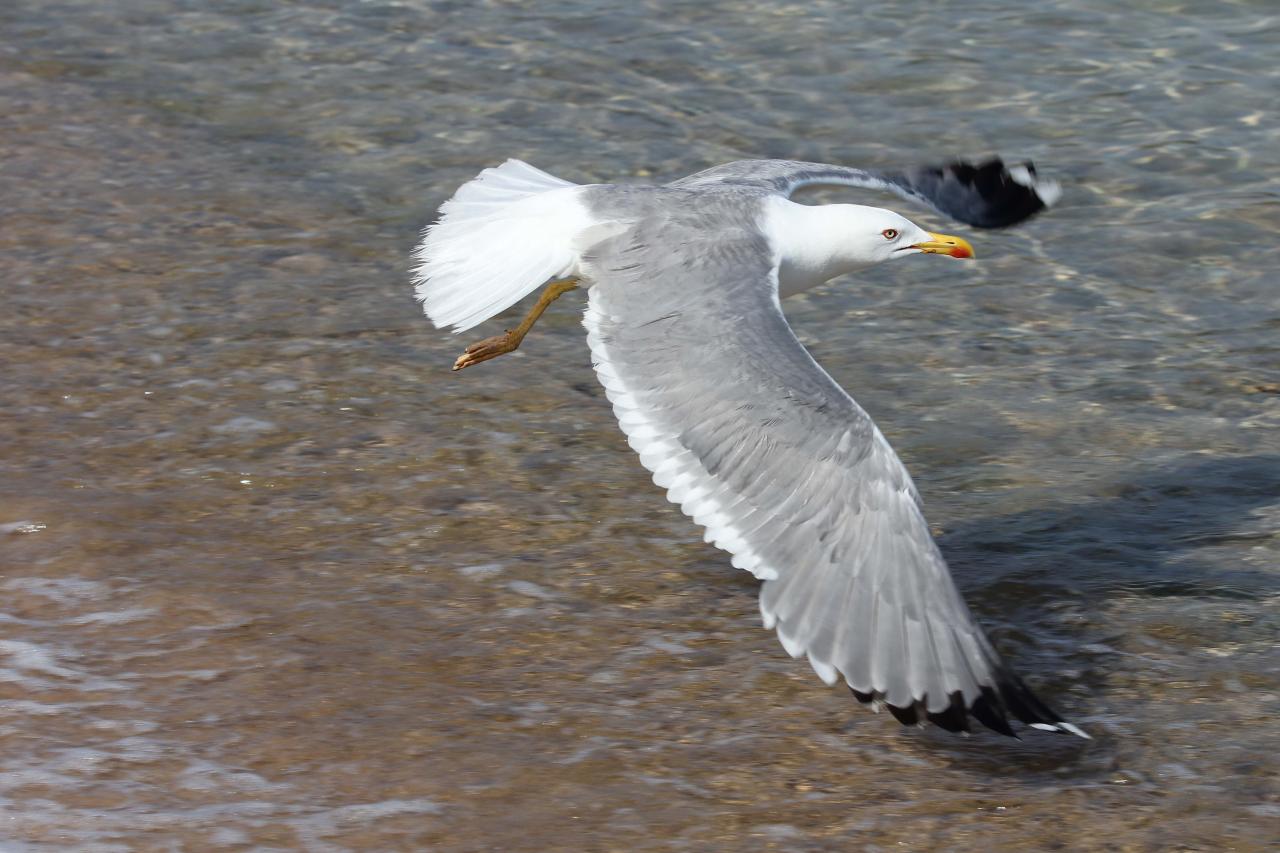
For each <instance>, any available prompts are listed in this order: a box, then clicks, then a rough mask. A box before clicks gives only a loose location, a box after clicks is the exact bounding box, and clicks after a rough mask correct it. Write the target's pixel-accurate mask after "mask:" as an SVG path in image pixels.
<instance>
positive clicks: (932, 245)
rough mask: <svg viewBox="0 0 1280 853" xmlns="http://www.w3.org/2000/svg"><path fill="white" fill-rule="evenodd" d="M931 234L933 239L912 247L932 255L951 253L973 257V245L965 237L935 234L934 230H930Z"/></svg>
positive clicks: (955, 256) (959, 256)
mask: <svg viewBox="0 0 1280 853" xmlns="http://www.w3.org/2000/svg"><path fill="white" fill-rule="evenodd" d="M929 236H930V237H932V238H933V239H931V240H927V241H925V242H924V243H916V244H915V245H914V246H912V247H911V248H913V249H919V250H920V251H922V252H925V253H927V254H930V255H950V256H951V257H953V258H972V257H973V247H972V246H970V245H969V241H968V240H966V239H964V238H963V237H952V236H951V235H950V234H934V233H933V232H932V231H930V232H929Z"/></svg>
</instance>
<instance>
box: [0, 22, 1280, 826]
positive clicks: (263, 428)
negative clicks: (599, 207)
mask: <svg viewBox="0 0 1280 853" xmlns="http://www.w3.org/2000/svg"><path fill="white" fill-rule="evenodd" d="M1116 5H1118V4H1111V3H1104V2H1101V0H1098V2H1086V0H1059V2H1047V3H1042V4H1038V5H1037V6H1036V10H1035V11H1026V8H1025V4H1021V3H1012V2H1007V0H992V2H987V3H980V4H964V5H963V6H961V5H960V4H956V5H955V6H954V7H950V8H947V7H945V6H939V5H938V4H932V3H923V2H919V3H910V2H898V3H892V4H888V3H886V4H858V5H854V4H840V3H823V2H818V3H807V4H799V5H777V4H770V3H759V4H742V3H719V4H717V3H711V4H707V3H671V4H657V3H649V4H623V3H591V4H584V3H577V2H561V3H538V4H513V3H482V4H462V3H449V2H439V3H429V2H399V3H390V2H387V3H380V2H367V3H356V2H351V3H340V2H329V3H323V2H290V3H276V2H265V0H258V2H254V0H237V1H236V2H226V3H217V4H214V3H199V2H176V0H138V1H137V2H119V3H109V4H108V3H98V2H89V0H68V2H59V3H45V2H36V0H9V2H7V3H5V4H4V5H3V6H2V7H0V139H2V140H3V148H2V149H0V199H2V200H3V206H2V209H0V217H2V219H0V276H2V278H0V281H2V282H3V293H4V296H5V302H6V309H7V310H6V311H4V312H3V314H2V315H0V358H2V359H3V363H4V365H5V370H4V371H3V372H2V373H0V382H2V383H3V391H4V401H5V405H4V408H3V410H2V411H0V437H2V438H3V441H4V444H5V447H6V450H7V452H6V453H5V454H4V457H3V460H0V465H3V479H2V480H0V483H3V485H2V486H0V489H2V492H0V495H2V497H0V590H2V591H3V593H2V597H0V849H4V850H6V851H8V850H43V849H56V850H95V851H114V850H135V849H136V850H180V849H181V850H204V849H250V848H253V849H268V848H269V849H310V850H387V849H431V850H439V851H476V850H529V851H549V850H574V851H581V850H592V851H594V850H601V851H605V850H628V851H640V850H736V849H749V850H799V851H803V850H815V851H816V850H831V849H851V848H862V847H865V848H866V849H889V848H895V849H896V848H905V849H929V850H963V849H974V848H983V849H992V848H994V849H1031V848H1058V849H1116V850H1145V849H1160V850H1166V849H1182V850H1218V849H1227V848H1233V849H1238V850H1260V849H1265V848H1267V847H1269V846H1271V845H1272V844H1273V843H1275V842H1276V840H1277V832H1276V827H1277V826H1278V825H1280V798H1278V791H1277V785H1276V778H1277V770H1278V769H1280V768H1278V767H1277V762H1276V759H1275V754H1276V752H1277V750H1278V749H1280V732H1278V731H1277V727H1276V722H1275V720H1276V717H1277V705H1278V703H1280V677H1278V672H1277V671H1278V669H1280V657H1278V656H1277V654H1276V650H1275V637H1276V629H1277V623H1278V621H1280V620H1278V619H1277V610H1276V602H1277V596H1276V593H1277V589H1280V582H1278V581H1280V578H1278V572H1277V564H1278V551H1280V547H1278V542H1277V529H1278V528H1280V502H1278V495H1280V432H1278V430H1280V347H1278V346H1277V340H1278V337H1280V297H1278V296H1277V278H1276V273H1275V270H1276V268H1277V266H1280V240H1278V238H1280V124H1278V123H1277V121H1276V118H1275V112H1274V98H1275V93H1276V92H1277V91H1278V90H1280V71H1278V70H1277V69H1280V15H1277V13H1276V12H1277V10H1276V9H1275V7H1274V5H1273V4H1271V3H1269V2H1252V3H1251V2H1240V3H1226V2H1198V0H1191V2H1149V0H1148V2H1140V3H1136V4H1131V5H1132V8H1131V9H1125V10H1120V9H1117V8H1115V6H1116ZM988 151H1000V152H1002V153H1005V154H1007V155H1010V156H1013V157H1030V158H1033V159H1035V160H1036V161H1037V162H1038V163H1039V164H1040V165H1041V167H1042V168H1043V169H1044V170H1045V171H1046V172H1048V173H1050V174H1052V175H1054V176H1055V177H1058V178H1059V179H1061V180H1062V181H1063V183H1064V184H1065V187H1066V195H1065V198H1064V201H1063V203H1062V205H1061V206H1060V207H1059V208H1058V209H1056V210H1055V211H1054V212H1053V213H1052V215H1049V216H1046V217H1044V218H1042V219H1039V220H1037V221H1035V222H1033V223H1032V224H1030V225H1029V226H1027V227H1024V228H1021V229H1018V230H1014V231H1010V232H1007V233H1003V232H1001V233H988V232H983V233H974V234H968V235H967V236H970V237H972V239H973V242H974V244H975V246H976V247H977V250H978V252H979V256H980V258H982V260H981V261H980V262H978V263H974V264H967V265H966V264H953V263H951V262H946V261H940V260H938V259H916V260H915V261H913V262H911V263H905V262H904V263H901V264H894V265H889V266H886V267H883V268H880V269H877V270H875V271H873V272H871V273H868V274H866V275H864V276H862V277H861V278H860V279H859V280H858V281H856V282H854V281H842V282H837V283H835V284H834V285H832V286H830V287H828V288H826V289H824V290H822V291H819V292H815V293H811V294H809V295H807V296H805V297H800V298H798V299H796V300H793V301H792V302H791V303H790V304H789V305H788V306H787V310H788V312H789V315H790V317H791V319H792V321H793V322H794V324H795V326H796V327H797V331H798V332H799V333H800V335H801V337H802V339H803V340H804V341H805V342H806V343H807V344H808V345H809V346H810V347H811V349H812V350H813V352H814V353H815V355H816V356H817V357H818V358H819V360H820V361H822V362H823V363H824V365H826V366H827V368H828V369H829V370H830V371H831V372H832V373H833V374H834V375H835V377H836V378H837V379H838V380H839V381H840V382H841V383H842V384H844V385H845V387H847V388H848V389H850V391H852V392H853V394H854V395H855V396H856V397H857V398H858V399H859V401H860V402H861V403H862V404H863V405H864V406H865V407H866V408H867V409H868V410H869V411H870V412H871V413H872V415H873V416H874V417H876V419H877V420H878V422H879V423H880V425H881V427H882V429H883V430H884V431H885V433H886V434H887V435H888V437H889V439H890V440H891V441H892V442H893V443H894V444H895V446H896V447H897V448H898V450H899V452H900V454H901V455H902V456H903V458H904V460H905V461H906V463H907V464H908V466H909V468H910V469H911V471H912V473H913V474H914V476H915V479H916V483H917V485H918V486H919V488H920V490H921V492H922V493H923V495H924V496H925V500H926V503H927V505H928V508H929V514H930V519H931V521H932V522H933V524H934V525H935V526H936V529H937V532H938V533H939V535H940V537H941V541H942V544H943V547H944V550H945V552H946V553H947V555H948V557H949V559H950V560H951V563H952V565H953V568H954V571H955V573H956V575H957V577H958V579H959V581H960V583H961V585H962V586H963V588H964V590H965V592H966V595H967V597H968V599H969V601H970V602H971V603H972V606H973V607H974V609H975V611H976V612H977V614H978V615H979V616H980V618H981V619H982V620H983V621H984V623H985V624H986V625H987V626H988V627H989V628H990V631H991V634H992V636H993V639H994V640H995V641H996V643H997V645H998V646H1000V648H1001V649H1002V650H1003V651H1004V652H1005V653H1006V655H1007V656H1008V657H1009V658H1010V659H1011V660H1012V661H1013V662H1014V663H1015V664H1016V665H1017V666H1018V668H1019V669H1020V670H1021V671H1022V672H1023V673H1024V674H1026V676H1027V678H1028V680H1029V681H1031V682H1032V683H1033V684H1034V685H1035V686H1037V687H1038V688H1039V690H1040V691H1041V692H1042V694H1043V695H1044V696H1045V697H1046V698H1047V699H1048V700H1049V701H1050V702H1051V703H1052V704H1054V705H1056V706H1057V707H1059V708H1060V709H1062V710H1063V711H1064V712H1066V713H1067V714H1068V715H1069V718H1070V719H1072V720H1073V721H1075V722H1077V723H1079V724H1081V725H1083V726H1084V727H1085V728H1087V729H1088V730H1089V731H1090V732H1091V733H1092V734H1093V735H1094V736H1095V740H1094V741H1092V742H1089V743H1084V742H1080V741H1077V740H1076V739H1071V738H1062V737H1052V736H1039V735H1035V734H1032V735H1030V736H1028V738H1027V739H1026V740H1025V741H1023V742H1020V743H1019V742H1012V741H1007V740H1005V739H1002V738H998V737H996V736H994V735H988V734H978V735H975V736H973V737H970V738H956V737H951V736H947V735H946V734H945V733H941V732H936V731H933V730H915V729H903V728H901V727H899V726H898V725H897V724H896V723H894V722H893V721H892V720H891V719H889V718H887V717H885V716H875V715H872V714H870V713H867V712H866V711H865V710H864V709H862V708H860V707H858V706H857V705H856V704H854V703H853V702H852V701H851V700H850V699H849V697H848V696H847V695H845V694H844V693H842V692H841V691H838V690H831V689H827V688H824V687H823V686H822V684H821V683H820V682H819V681H818V680H817V679H816V678H815V677H814V676H813V674H812V673H811V672H810V671H809V668H808V666H807V665H805V664H803V663H802V662H795V661H792V660H790V659H789V658H787V657H786V655H785V654H784V653H783V651H782V650H781V648H780V647H779V646H778V644H777V641H776V639H775V638H774V637H773V636H771V635H770V634H769V633H767V632H765V631H762V630H761V629H760V628H759V623H758V615H757V611H756V604H755V582H754V581H753V580H752V579H751V578H750V577H749V576H747V575H746V574H745V573H741V572H735V571H734V570H732V569H730V568H729V566H728V564H727V560H726V558H725V556H724V555H723V554H722V553H720V552H718V551H715V550H714V549H712V548H710V546H706V545H703V544H701V542H700V541H699V537H698V536H697V535H696V533H695V531H694V529H693V527H692V525H691V524H690V523H689V522H688V521H686V520H685V519H684V518H683V517H682V516H680V515H679V513H678V511H677V510H676V509H675V508H674V507H671V506H668V505H666V504H665V502H664V501H663V500H662V497H661V494H660V493H659V491H658V490H657V489H656V487H654V486H653V485H652V484H651V483H650V482H649V481H648V477H647V475H646V474H645V473H644V471H643V470H642V469H641V467H640V465H639V463H638V461H637V460H636V459H635V458H634V457H633V455H632V453H631V452H630V450H629V449H628V448H627V446H626V444H625V442H624V440H623V439H622V437H621V435H620V433H619V432H618V430H617V428H616V426H615V424H614V423H613V420H612V415H611V413H610V411H609V407H608V405H607V403H606V402H605V400H604V398H603V394H602V393H601V391H600V389H599V387H598V385H597V384H596V382H595V380H594V376H593V375H592V373H591V370H590V365H589V362H588V357H587V351H586V346H585V342H584V340H583V332H582V329H581V327H580V325H579V323H578V310H579V308H578V306H577V305H575V304H574V297H573V296H570V297H566V298H565V299H563V300H561V303H559V304H557V305H556V306H554V307H553V309H552V311H550V312H549V313H548V315H547V317H546V318H544V320H543V321H542V322H541V323H540V324H539V327H538V328H537V329H536V330H535V333H534V335H533V336H531V337H530V339H529V340H528V342H527V343H526V347H525V349H523V350H522V351H521V352H519V353H517V354H516V355H513V356H510V357H507V358H504V359H502V360H500V361H498V362H495V363H493V364H489V365H483V366H481V367H478V368H475V369H473V370H470V371H467V372H466V373H465V374H461V375H456V376H455V375H452V374H450V373H449V371H448V366H449V364H450V363H451V362H452V359H453V357H454V356H455V355H456V354H457V352H458V351H459V349H460V347H461V346H463V345H464V344H465V343H467V342H468V341H467V339H459V338H454V337H451V336H449V335H446V334H443V333H440V332H437V331H434V330H433V329H431V328H430V326H429V324H428V323H426V321H425V320H423V319H422V318H421V317H420V315H419V314H418V311H417V308H416V306H415V305H414V304H413V303H412V301H411V299H410V297H409V289H408V285H407V274H406V270H407V266H408V262H407V253H408V251H409V249H410V247H411V246H412V244H413V242H414V240H415V236H416V231H417V229H418V228H419V227H420V226H421V225H422V224H423V223H425V222H426V221H428V220H429V219H430V217H431V215H432V212H433V211H434V209H435V207H436V206H437V205H438V204H439V203H440V202H441V201H442V200H444V199H445V198H447V197H448V195H449V194H450V192H451V191H452V190H453V188H454V187H455V186H456V185H457V184H459V183H461V182H462V181H464V180H465V179H467V178H468V177H470V176H471V175H473V174H474V173H475V172H477V171H478V170H479V169H480V168H482V167H483V166H485V165H490V164H493V163H495V162H497V161H500V160H501V159H503V158H505V157H507V156H518V157H522V158H525V159H527V160H529V161H531V162H533V163H534V164H536V165H538V166H540V167H542V168H544V169H547V170H549V171H552V172H554V173H556V174H559V175H562V176H564V177H566V178H569V179H572V180H580V181H601V180H619V179H635V180H656V179H668V178H673V177H676V176H679V175H681V174H685V173H688V172H691V171H694V170H696V169H699V168H702V167H705V166H707V165H710V164H714V163H717V162H722V161H725V160H729V159H734V158H739V157H745V156H761V155H764V156H788V157H798V158H806V159H815V160H827V161H842V162H848V163H853V164H862V165H873V166H875V165H884V166H888V165H899V164H903V163H915V162H925V161H932V160H938V159H942V158H945V157H948V156H951V155H954V154H967V155H980V154H983V153H986V152H988ZM831 197H832V198H834V197H840V196H839V195H838V194H837V195H833V196H831ZM895 206H897V207H900V208H901V209H903V210H904V211H905V210H906V208H905V207H902V206H901V204H900V203H895ZM909 215H912V216H914V217H916V218H917V219H918V220H919V221H921V222H922V223H925V224H927V225H932V226H934V227H935V228H939V229H942V230H946V228H945V227H944V226H945V223H943V222H941V221H940V220H938V219H937V218H935V217H931V216H930V215H929V214H927V213H926V214H922V213H920V212H919V211H911V212H910V214H909ZM951 227H952V230H954V226H951ZM930 261H933V262H930ZM500 328H501V326H500V324H499V323H498V322H497V321H495V322H494V323H491V324H489V325H488V326H487V327H486V328H485V329H479V330H476V333H478V335H480V334H491V333H492V332H493V331H496V330H498V329H500Z"/></svg>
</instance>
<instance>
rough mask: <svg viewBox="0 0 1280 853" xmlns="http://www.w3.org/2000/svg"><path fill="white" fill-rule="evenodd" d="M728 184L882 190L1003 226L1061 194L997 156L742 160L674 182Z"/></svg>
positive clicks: (1025, 167)
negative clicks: (893, 165)
mask: <svg viewBox="0 0 1280 853" xmlns="http://www.w3.org/2000/svg"><path fill="white" fill-rule="evenodd" d="M709 184H729V185H733V186H751V187H757V188H759V189H763V190H766V191H770V192H775V193H778V194H780V195H784V196H789V195H791V194H792V193H794V192H796V191H797V190H800V189H803V188H805V187H810V186H821V185H827V186H846V187H860V188H863V189H872V190H884V191H888V192H891V193H894V194H896V195H899V196H902V197H903V198H907V199H910V200H912V201H915V202H918V203H920V204H923V205H925V206H927V207H931V208H933V209H934V210H936V211H938V212H939V213H942V214H945V215H946V216H949V217H951V218H952V219H955V220H956V221H958V222H963V223H965V224H966V225H972V226H974V227H976V228H1004V227H1007V226H1009V225H1016V224H1018V223H1019V222H1022V221H1024V220H1026V219H1029V218H1031V217H1032V216H1034V215H1036V214H1037V213H1039V212H1040V211H1042V210H1044V209H1045V208H1046V207H1048V206H1050V205H1052V204H1053V203H1054V202H1056V201H1057V200H1058V198H1059V196H1061V194H1062V190H1061V188H1060V187H1059V186H1058V184H1057V182H1056V181H1051V180H1047V179H1045V178H1041V177H1039V176H1038V175H1037V174H1036V167H1035V166H1034V165H1033V164H1031V163H1021V164H1018V165H1014V166H1005V164H1004V163H1003V162H1002V161H1001V160H1000V159H999V158H995V159H991V160H987V161H986V162H983V163H979V164H977V165H973V164H971V163H964V162H956V163H949V164H947V165H945V166H923V167H918V168H913V169H907V170H906V171H903V172H896V173H895V172H875V171H868V170H865V169H854V168H850V167H848V166H832V165H828V164H826V163H801V162H798V161H795V160H738V161H736V162H733V163H725V164H724V165H723V166H715V167H714V168H711V169H707V170H705V171H702V172H698V173H697V174H695V175H690V176H689V177H687V178H682V179H680V180H679V181H676V182H675V183H674V184H673V186H707V185H709Z"/></svg>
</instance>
